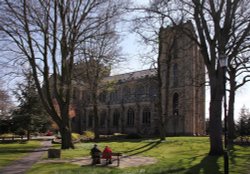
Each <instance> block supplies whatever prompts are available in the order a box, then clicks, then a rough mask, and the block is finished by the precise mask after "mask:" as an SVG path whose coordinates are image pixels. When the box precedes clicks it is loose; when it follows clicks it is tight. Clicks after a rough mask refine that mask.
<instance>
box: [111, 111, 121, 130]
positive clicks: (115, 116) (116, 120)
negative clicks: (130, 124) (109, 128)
mask: <svg viewBox="0 0 250 174" xmlns="http://www.w3.org/2000/svg"><path fill="white" fill-rule="evenodd" d="M119 119H120V112H119V111H118V110H115V112H114V113H113V126H114V127H118V126H119Z"/></svg>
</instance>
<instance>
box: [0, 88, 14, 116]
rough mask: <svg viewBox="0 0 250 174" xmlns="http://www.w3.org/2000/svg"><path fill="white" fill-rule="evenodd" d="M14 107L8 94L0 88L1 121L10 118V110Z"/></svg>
mask: <svg viewBox="0 0 250 174" xmlns="http://www.w3.org/2000/svg"><path fill="white" fill-rule="evenodd" d="M12 106H13V105H12V102H11V100H10V96H9V94H8V92H7V91H6V90H5V89H4V88H3V87H2V86H0V120H1V119H4V118H6V116H8V113H9V110H10V108H11V107H12Z"/></svg>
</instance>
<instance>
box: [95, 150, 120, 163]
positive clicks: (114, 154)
mask: <svg viewBox="0 0 250 174" xmlns="http://www.w3.org/2000/svg"><path fill="white" fill-rule="evenodd" d="M94 156H100V160H101V159H102V153H101V152H97V153H95V154H94ZM111 156H112V157H116V160H117V166H119V165H120V157H121V156H122V153H119V152H112V154H111ZM113 159H114V158H113ZM96 161H98V159H96V158H95V159H93V162H92V164H94V165H95V164H96ZM112 161H113V160H112Z"/></svg>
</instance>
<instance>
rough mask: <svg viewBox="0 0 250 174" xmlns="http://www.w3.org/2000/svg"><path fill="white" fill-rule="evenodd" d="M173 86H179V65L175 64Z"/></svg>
mask: <svg viewBox="0 0 250 174" xmlns="http://www.w3.org/2000/svg"><path fill="white" fill-rule="evenodd" d="M173 86H174V87H177V86H178V65H177V64H174V66H173Z"/></svg>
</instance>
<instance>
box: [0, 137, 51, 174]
mask: <svg viewBox="0 0 250 174" xmlns="http://www.w3.org/2000/svg"><path fill="white" fill-rule="evenodd" d="M50 146H51V141H43V142H42V147H40V148H38V149H35V150H34V151H33V152H31V153H29V154H28V155H27V156H25V157H23V158H21V159H19V160H16V161H14V162H12V163H11V164H10V165H8V166H6V167H4V168H2V169H0V174H24V173H25V171H27V170H28V169H30V168H31V166H32V165H33V164H34V163H36V162H37V161H38V160H39V159H40V158H41V156H42V155H43V154H44V152H45V151H47V150H48V148H49V147H50Z"/></svg>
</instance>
